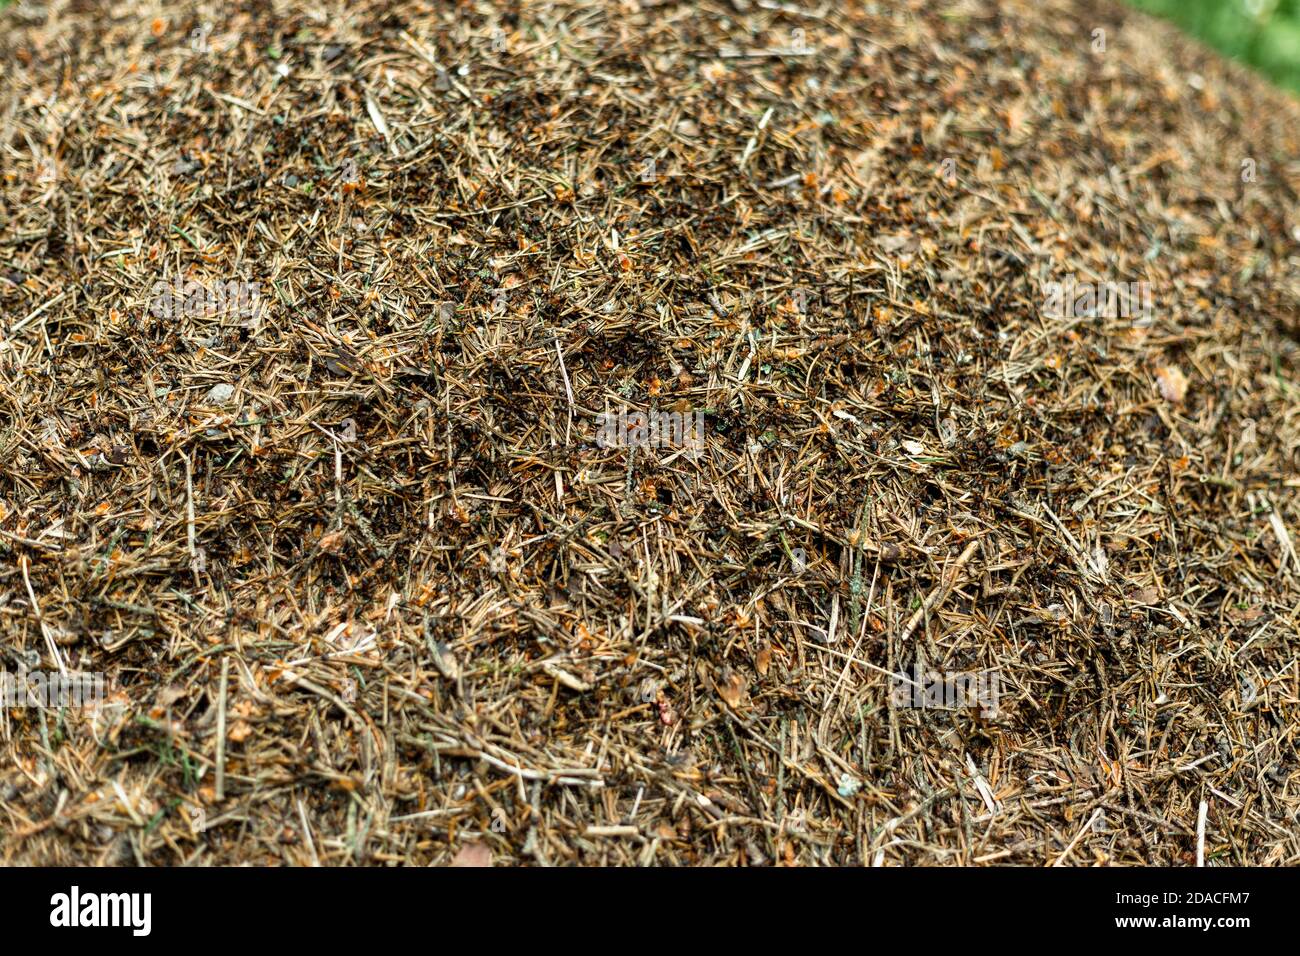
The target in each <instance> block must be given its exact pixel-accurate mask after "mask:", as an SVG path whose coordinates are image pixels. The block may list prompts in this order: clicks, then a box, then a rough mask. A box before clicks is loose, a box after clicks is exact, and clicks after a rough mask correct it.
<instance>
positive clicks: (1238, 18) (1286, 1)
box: [1129, 0, 1300, 93]
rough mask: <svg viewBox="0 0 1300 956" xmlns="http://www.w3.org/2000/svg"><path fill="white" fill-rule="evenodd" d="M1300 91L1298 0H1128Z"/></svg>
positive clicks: (1299, 19) (1278, 81)
mask: <svg viewBox="0 0 1300 956" xmlns="http://www.w3.org/2000/svg"><path fill="white" fill-rule="evenodd" d="M1129 2H1130V3H1131V4H1132V5H1133V6H1135V7H1137V8H1138V9H1139V10H1145V11H1146V12H1147V13H1154V14H1156V15H1157V16H1160V17H1164V18H1165V19H1167V20H1171V21H1173V22H1174V23H1176V24H1178V26H1180V27H1182V28H1183V29H1184V30H1185V31H1187V32H1188V33H1190V34H1191V35H1192V36H1194V37H1197V38H1198V39H1199V40H1201V41H1202V42H1204V43H1206V44H1208V45H1210V46H1212V47H1214V48H1215V49H1217V50H1219V51H1220V52H1222V53H1226V54H1227V55H1228V56H1230V57H1232V58H1233V59H1236V60H1240V61H1241V62H1242V63H1246V64H1249V65H1250V66H1252V67H1254V68H1255V69H1257V70H1258V71H1259V72H1261V73H1263V74H1264V75H1265V76H1267V77H1268V78H1269V79H1271V80H1273V82H1275V83H1277V84H1278V85H1279V86H1284V87H1286V88H1288V89H1290V90H1293V91H1295V92H1297V93H1300V0H1129Z"/></svg>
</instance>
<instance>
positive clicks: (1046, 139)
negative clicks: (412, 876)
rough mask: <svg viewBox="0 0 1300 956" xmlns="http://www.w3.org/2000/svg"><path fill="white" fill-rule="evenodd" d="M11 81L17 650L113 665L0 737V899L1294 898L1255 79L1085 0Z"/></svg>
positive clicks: (2, 284)
mask: <svg viewBox="0 0 1300 956" xmlns="http://www.w3.org/2000/svg"><path fill="white" fill-rule="evenodd" d="M0 64H3V74H2V76H0V654H3V657H4V660H3V667H4V670H6V671H8V672H10V673H11V674H16V673H18V672H19V671H20V670H22V669H24V668H26V669H27V671H28V672H29V673H30V672H31V671H33V670H38V671H41V672H45V673H48V674H56V675H57V674H60V673H62V672H67V673H84V674H90V675H94V674H99V675H102V677H103V680H104V687H103V691H104V693H103V697H102V700H100V701H98V703H97V705H96V706H94V707H70V706H21V704H22V703H23V702H22V701H10V702H9V703H10V704H11V706H5V707H4V709H3V712H2V714H0V750H3V759H2V760H0V862H4V863H9V864H13V863H40V864H67V863H96V864H114V865H117V864H120V865H134V864H148V865H178V864H234V863H254V864H277V863H284V864H294V865H310V864H316V863H320V864H324V865H392V864H398V863H409V864H418V865H424V864H430V863H433V864H440V863H456V864H459V865H475V864H484V863H490V864H495V865H515V864H551V865H555V864H560V865H564V864H627V865H631V864H658V865H742V866H743V865H766V864H780V865H784V864H811V865H819V864H845V863H864V864H883V865H903V864H906V865H954V864H963V865H1003V864H1032V865H1042V864H1054V863H1061V864H1064V865H1095V864H1138V863H1146V864H1163V865H1190V864H1192V863H1194V862H1195V861H1196V859H1197V857H1198V855H1199V856H1200V857H1201V858H1202V859H1203V860H1204V861H1205V862H1206V863H1208V864H1210V865H1224V864H1254V865H1285V864H1296V863H1297V862H1300V826H1298V825H1297V819H1296V813H1297V809H1298V808H1300V760H1298V754H1297V749H1296V743H1297V742H1296V731H1297V719H1296V716H1297V708H1298V706H1300V701H1298V700H1297V697H1298V694H1300V683H1298V682H1300V676H1298V673H1297V667H1298V662H1297V658H1298V656H1300V642H1298V641H1297V638H1296V623H1297V613H1298V611H1297V608H1298V607H1300V586H1298V581H1300V579H1298V575H1300V557H1298V556H1297V551H1296V536H1297V535H1300V507H1297V501H1296V490H1297V485H1298V484H1300V477H1298V473H1297V463H1298V462H1300V457H1298V456H1300V451H1298V450H1297V447H1298V445H1300V391H1298V389H1300V352H1298V350H1297V341H1298V339H1297V337H1298V336H1300V321H1298V319H1297V315H1298V311H1300V310H1298V309H1297V304H1298V302H1300V278H1298V276H1300V272H1298V270H1297V264H1298V263H1300V253H1298V252H1297V241H1298V240H1300V218H1298V217H1297V211H1298V208H1300V203H1298V201H1297V189H1300V162H1298V157H1300V150H1298V149H1297V139H1298V137H1300V109H1298V108H1297V103H1296V102H1295V101H1293V100H1290V99H1288V98H1286V97H1285V96H1284V95H1283V94H1281V93H1278V92H1276V91H1273V90H1271V89H1270V88H1269V87H1267V86H1266V84H1264V83H1263V82H1262V81H1261V80H1259V79H1257V78H1255V77H1253V76H1251V75H1249V74H1247V73H1245V72H1244V71H1243V70H1241V69H1239V68H1237V67H1235V66H1232V65H1230V64H1228V63H1226V62H1224V61H1223V60H1222V59H1220V58H1218V57H1217V56H1215V55H1214V54H1212V53H1209V52H1208V51H1206V50H1205V49H1203V48H1201V47H1199V46H1196V45H1195V44H1193V43H1190V42H1188V41H1186V40H1183V39H1181V38H1179V37H1178V36H1177V35H1176V34H1175V33H1174V32H1173V31H1172V30H1171V29H1169V28H1166V27H1165V26H1163V25H1161V24H1159V23H1157V22H1155V21H1152V20H1150V19H1147V18H1145V17H1143V16H1141V15H1139V14H1135V13H1132V12H1129V11H1127V10H1125V9H1123V8H1121V7H1119V6H1117V5H1114V4H1112V3H1108V2H1107V3H1092V2H1087V0H1078V2H1074V0H1003V2H989V3H985V2H974V0H953V2H942V0H939V2H933V3H920V2H911V3H884V2H880V3H865V4H864V3H859V2H853V3H843V4H837V3H821V4H813V3H807V2H800V3H795V4H784V3H775V2H767V0H701V2H693V3H677V2H651V0H623V2H585V0H582V2H578V0H575V2H565V0H559V2H516V3H502V4H489V3H484V2H475V0H465V2H461V3H458V4H452V3H417V2H377V3H362V4H358V5H349V6H344V5H319V4H311V3H299V2H296V0H286V2H278V3H275V4H263V3H242V4H215V3H202V4H194V3H179V4H169V5H166V6H164V5H162V4H158V3H144V2H134V0H133V2H124V3H115V4H107V3H103V4H101V3H90V2H81V0H76V2H54V3H50V4H46V5H37V4H32V3H18V4H15V5H10V6H8V7H6V8H4V9H3V11H0ZM1116 289H1118V290H1119V291H1120V292H1121V293H1122V294H1121V295H1118V296H1116V295H1114V294H1112V293H1114V292H1115V291H1116ZM1130 293H1131V294H1130ZM602 427H604V428H607V429H608V431H607V432H606V433H601V429H602ZM934 674H938V675H940V678H939V679H938V680H937V681H934V680H932V679H931V677H932V675H934ZM899 675H910V679H911V680H913V681H914V682H915V683H914V684H908V683H906V680H905V679H904V678H901V677H900V676H899ZM971 675H975V677H976V678H977V679H975V680H973V681H972V680H971V679H970V678H971ZM900 681H901V683H900ZM972 688H974V690H973V691H972ZM900 690H901V691H902V693H900V692H899V691H900ZM913 691H914V692H913ZM972 693H974V696H973V697H972ZM1202 808H1203V809H1202Z"/></svg>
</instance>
